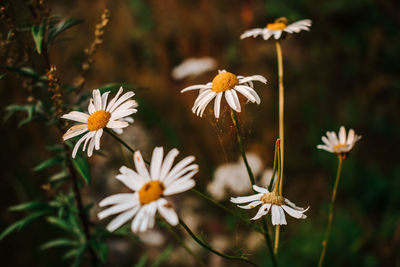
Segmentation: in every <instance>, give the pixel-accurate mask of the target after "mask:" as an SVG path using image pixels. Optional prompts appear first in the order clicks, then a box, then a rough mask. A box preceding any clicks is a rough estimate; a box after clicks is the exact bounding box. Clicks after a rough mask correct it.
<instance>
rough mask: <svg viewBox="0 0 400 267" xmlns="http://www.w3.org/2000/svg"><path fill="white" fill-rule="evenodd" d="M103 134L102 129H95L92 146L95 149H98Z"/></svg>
mask: <svg viewBox="0 0 400 267" xmlns="http://www.w3.org/2000/svg"><path fill="white" fill-rule="evenodd" d="M102 135H103V129H99V130H97V131H96V135H95V137H94V142H95V143H94V147H95V148H96V150H99V149H100V138H101V136H102Z"/></svg>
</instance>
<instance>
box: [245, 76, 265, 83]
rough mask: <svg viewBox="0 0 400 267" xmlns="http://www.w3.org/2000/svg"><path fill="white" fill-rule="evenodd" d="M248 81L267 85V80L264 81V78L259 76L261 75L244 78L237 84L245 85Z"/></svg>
mask: <svg viewBox="0 0 400 267" xmlns="http://www.w3.org/2000/svg"><path fill="white" fill-rule="evenodd" d="M250 81H259V82H262V83H267V79H265V78H264V76H261V75H252V76H249V77H245V78H243V79H241V80H239V83H240V84H243V83H247V82H250Z"/></svg>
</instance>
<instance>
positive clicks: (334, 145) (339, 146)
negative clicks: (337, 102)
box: [317, 126, 361, 158]
mask: <svg viewBox="0 0 400 267" xmlns="http://www.w3.org/2000/svg"><path fill="white" fill-rule="evenodd" d="M321 139H322V142H324V144H323V145H318V146H317V148H318V149H323V150H326V151H328V152H331V153H335V154H337V155H340V156H342V157H344V158H345V157H346V156H347V155H348V153H349V152H350V150H352V149H353V146H354V145H355V143H357V141H358V140H360V139H361V136H360V135H356V134H355V133H354V130H353V129H350V131H349V134H348V135H347V136H346V129H345V128H344V126H341V127H340V130H339V138H338V136H337V135H336V133H335V132H329V131H328V132H326V137H325V136H322V138H321Z"/></svg>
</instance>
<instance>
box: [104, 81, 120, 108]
mask: <svg viewBox="0 0 400 267" xmlns="http://www.w3.org/2000/svg"><path fill="white" fill-rule="evenodd" d="M123 90H124V89H123V88H122V86H121V87H120V88H119V90H118V92H117V94H116V95H115V96H114V98H113V99H111V101H110V103H108V106H107V108H106V111H108V112H109V111H110V108H111V107H112V106H113V105H114V103H115V101H117V99H118V97H119V95H120V94H121V93H122V91H123Z"/></svg>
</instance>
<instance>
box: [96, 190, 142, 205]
mask: <svg viewBox="0 0 400 267" xmlns="http://www.w3.org/2000/svg"><path fill="white" fill-rule="evenodd" d="M138 200H139V199H138V197H137V194H132V193H121V194H115V195H111V196H109V197H106V198H105V199H103V200H102V201H100V203H99V206H100V207H104V206H108V205H114V204H117V203H123V202H132V203H135V202H137V203H138Z"/></svg>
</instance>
